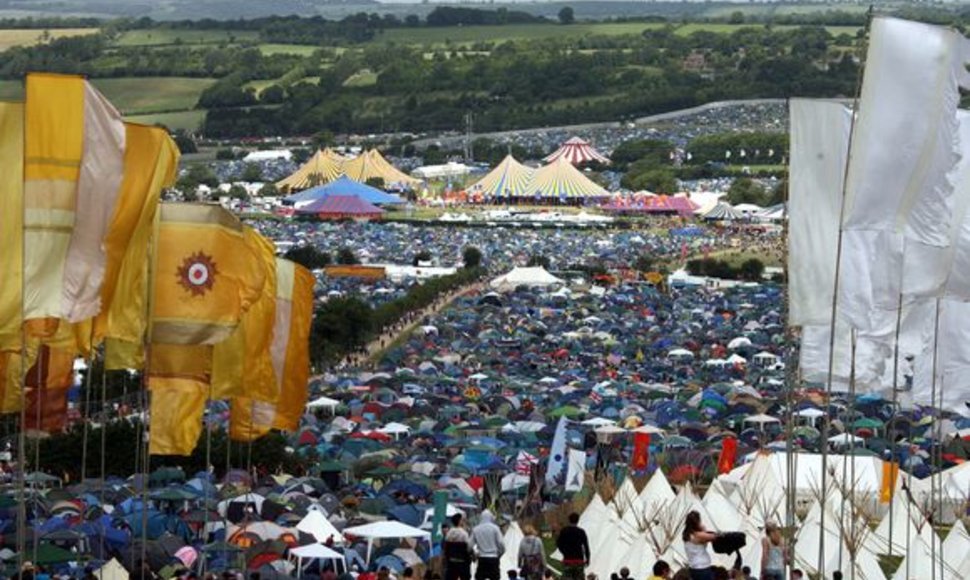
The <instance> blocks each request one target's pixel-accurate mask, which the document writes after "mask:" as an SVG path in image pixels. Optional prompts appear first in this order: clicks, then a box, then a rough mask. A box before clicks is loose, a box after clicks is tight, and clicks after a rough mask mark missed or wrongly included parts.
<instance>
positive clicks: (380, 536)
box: [344, 521, 431, 563]
mask: <svg viewBox="0 0 970 580" xmlns="http://www.w3.org/2000/svg"><path fill="white" fill-rule="evenodd" d="M344 534H346V535H348V536H358V537H361V538H364V539H366V540H367V562H368V563H370V555H371V552H372V551H373V548H374V540H386V539H400V538H418V539H422V540H428V541H430V540H431V533H430V532H426V531H424V530H422V529H420V528H415V527H412V526H409V525H407V524H403V523H401V522H398V521H384V522H372V523H369V524H364V525H362V526H354V527H352V528H347V529H345V530H344Z"/></svg>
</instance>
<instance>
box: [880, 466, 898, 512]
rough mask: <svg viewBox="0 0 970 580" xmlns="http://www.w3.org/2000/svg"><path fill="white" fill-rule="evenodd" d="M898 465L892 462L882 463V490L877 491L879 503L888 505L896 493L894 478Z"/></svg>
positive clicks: (896, 475)
mask: <svg viewBox="0 0 970 580" xmlns="http://www.w3.org/2000/svg"><path fill="white" fill-rule="evenodd" d="M898 476H899V464H897V463H895V462H893V461H883V462H882V488H881V489H880V490H879V503H890V502H891V501H892V499H893V495H895V493H896V478H897V477H898Z"/></svg>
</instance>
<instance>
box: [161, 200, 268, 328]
mask: <svg viewBox="0 0 970 580" xmlns="http://www.w3.org/2000/svg"><path fill="white" fill-rule="evenodd" d="M153 253H154V256H153V259H152V261H153V266H154V267H153V278H154V280H153V284H152V288H151V292H152V317H151V321H150V322H151V342H152V343H161V344H183V345H189V344H217V343H219V342H221V341H223V340H225V339H226V338H227V337H228V336H229V335H231V334H232V332H233V331H234V330H235V328H236V326H238V324H239V321H240V319H241V318H242V315H243V313H245V312H246V311H247V310H249V308H250V307H251V306H252V305H253V304H254V303H255V302H256V300H257V299H258V298H259V297H260V293H261V292H262V290H263V283H264V282H265V274H264V273H263V262H262V260H260V258H259V256H257V255H256V254H254V252H253V251H252V250H251V249H250V247H249V246H248V245H247V244H246V243H245V234H244V231H243V227H242V224H241V223H240V222H239V220H238V219H237V218H236V217H235V216H233V215H232V213H230V212H229V211H228V210H226V209H223V208H222V207H220V206H216V205H203V204H187V203H166V204H162V206H161V211H160V223H159V227H158V235H157V242H156V243H155V245H154V252H153Z"/></svg>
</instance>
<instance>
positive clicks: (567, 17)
mask: <svg viewBox="0 0 970 580" xmlns="http://www.w3.org/2000/svg"><path fill="white" fill-rule="evenodd" d="M573 22H576V14H575V13H574V12H573V9H572V7H571V6H563V7H562V10H560V11H559V23H560V24H572V23H573Z"/></svg>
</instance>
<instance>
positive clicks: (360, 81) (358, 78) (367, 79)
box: [344, 68, 377, 87]
mask: <svg viewBox="0 0 970 580" xmlns="http://www.w3.org/2000/svg"><path fill="white" fill-rule="evenodd" d="M376 84H377V73H375V72H374V71H372V70H370V69H366V68H365V69H361V70H359V71H357V72H355V73H354V74H352V75H350V78H348V79H347V80H345V81H344V86H345V87H370V86H374V85H376Z"/></svg>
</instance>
